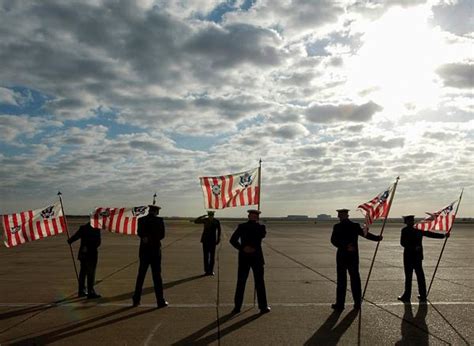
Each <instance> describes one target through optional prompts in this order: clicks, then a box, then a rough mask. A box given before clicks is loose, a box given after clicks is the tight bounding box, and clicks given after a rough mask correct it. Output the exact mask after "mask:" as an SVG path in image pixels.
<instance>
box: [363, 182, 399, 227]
mask: <svg viewBox="0 0 474 346" xmlns="http://www.w3.org/2000/svg"><path fill="white" fill-rule="evenodd" d="M394 186H395V184H392V185H391V186H390V187H389V188H387V189H386V190H385V191H383V192H381V193H379V194H378V195H377V196H376V197H374V198H373V199H371V200H370V201H368V202H367V203H363V204H361V205H359V206H358V207H357V208H359V209H361V210H360V211H361V212H362V214H364V216H365V225H364V228H365V229H366V230H367V229H368V228H369V226H370V225H372V223H373V222H374V221H375V220H377V219H380V218H384V217H386V216H387V215H388V212H389V210H390V205H389V201H390V195H391V194H392V193H393V188H394Z"/></svg>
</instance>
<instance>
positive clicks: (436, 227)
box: [413, 200, 459, 233]
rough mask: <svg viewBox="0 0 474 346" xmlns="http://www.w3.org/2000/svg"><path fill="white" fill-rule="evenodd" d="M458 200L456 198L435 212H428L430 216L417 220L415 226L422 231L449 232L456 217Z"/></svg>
mask: <svg viewBox="0 0 474 346" xmlns="http://www.w3.org/2000/svg"><path fill="white" fill-rule="evenodd" d="M458 202H459V200H456V201H454V202H452V203H451V204H449V205H447V206H446V207H444V208H443V209H441V210H440V211H437V212H435V213H428V212H427V213H426V214H428V216H427V217H426V218H425V219H424V220H421V221H419V222H417V223H416V224H415V225H414V226H413V227H414V228H416V229H419V230H422V231H439V232H440V233H448V232H449V231H450V230H451V227H452V226H453V223H454V219H455V218H456V212H455V209H454V205H455V204H456V203H458Z"/></svg>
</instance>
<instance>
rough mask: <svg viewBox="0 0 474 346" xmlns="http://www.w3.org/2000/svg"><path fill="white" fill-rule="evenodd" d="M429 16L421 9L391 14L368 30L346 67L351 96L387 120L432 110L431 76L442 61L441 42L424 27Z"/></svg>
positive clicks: (435, 88) (437, 88)
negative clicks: (366, 99) (365, 99)
mask: <svg viewBox="0 0 474 346" xmlns="http://www.w3.org/2000/svg"><path fill="white" fill-rule="evenodd" d="M429 15H430V12H429V10H428V9H427V8H426V7H423V6H420V7H416V8H410V9H402V8H393V9H392V10H390V11H388V12H387V13H386V14H385V15H384V16H383V17H382V18H380V20H378V21H376V22H373V23H370V24H368V26H367V28H366V30H365V34H364V36H363V41H364V44H363V46H362V47H361V49H360V50H359V52H358V54H357V56H355V57H354V59H352V61H351V62H350V63H349V67H350V72H349V83H348V84H349V87H350V88H351V90H353V91H354V92H357V93H362V94H364V93H365V95H369V96H370V98H371V99H372V100H373V101H374V102H376V103H379V104H381V105H383V107H384V108H385V110H390V111H391V112H390V113H392V114H395V113H396V112H403V111H404V110H406V109H414V108H417V109H419V108H421V107H427V106H433V105H435V104H436V103H437V101H438V94H439V92H440V84H439V83H437V76H436V74H435V72H434V71H435V69H436V68H437V67H438V66H439V65H440V64H441V63H442V62H444V61H446V60H447V56H446V53H445V52H446V50H445V45H444V43H443V41H442V37H441V36H440V35H439V33H438V31H437V29H434V28H431V27H430V26H429V25H428V23H427V22H428V18H429ZM400 115H401V114H400Z"/></svg>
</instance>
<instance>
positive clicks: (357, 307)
mask: <svg viewBox="0 0 474 346" xmlns="http://www.w3.org/2000/svg"><path fill="white" fill-rule="evenodd" d="M361 306H362V305H361V303H355V304H354V307H353V309H354V310H360V308H361Z"/></svg>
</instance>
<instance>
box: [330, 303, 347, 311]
mask: <svg viewBox="0 0 474 346" xmlns="http://www.w3.org/2000/svg"><path fill="white" fill-rule="evenodd" d="M331 308H333V309H334V310H336V311H342V310H344V305H339V304H331Z"/></svg>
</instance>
